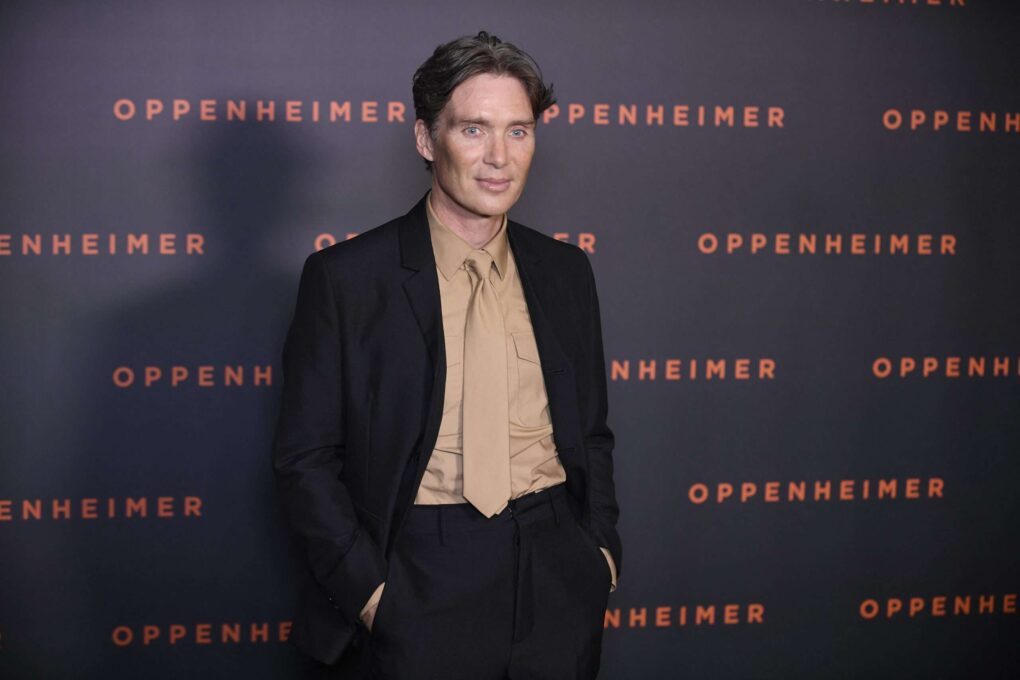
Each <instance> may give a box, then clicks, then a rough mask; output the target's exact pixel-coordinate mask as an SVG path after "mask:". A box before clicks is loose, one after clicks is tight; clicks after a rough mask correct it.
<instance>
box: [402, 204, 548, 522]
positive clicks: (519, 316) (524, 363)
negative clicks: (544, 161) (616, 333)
mask: <svg viewBox="0 0 1020 680" xmlns="http://www.w3.org/2000/svg"><path fill="white" fill-rule="evenodd" d="M426 205H427V212H428V217H429V230H430V232H431V236H432V249H433V251H434V253H435V256H436V268H437V269H438V270H439V271H438V274H439V276H438V279H439V297H440V302H441V304H442V310H443V333H444V335H445V336H446V396H445V399H444V401H443V419H442V421H441V422H440V424H439V436H438V438H437V439H436V446H435V449H434V450H433V451H432V455H431V457H430V458H429V462H428V466H427V467H426V468H425V475H424V476H423V477H422V480H421V485H420V486H419V487H418V493H417V495H416V497H415V499H414V502H415V503H417V504H426V505H434V504H440V503H464V502H465V500H464V495H463V489H464V456H463V432H464V425H463V423H464V408H463V403H462V401H461V397H462V394H463V388H464V371H463V361H462V360H463V356H464V324H465V320H466V318H467V309H468V302H469V300H470V298H471V280H470V278H469V277H468V273H467V270H466V269H465V267H464V261H465V259H466V258H467V256H468V255H470V254H471V252H472V251H473V250H474V249H475V248H474V246H472V245H471V244H470V243H468V242H467V241H465V240H464V239H462V238H461V237H460V236H458V235H457V234H456V233H455V232H454V231H452V230H451V229H450V228H449V227H447V226H446V225H445V224H443V223H442V222H440V221H439V218H438V217H436V214H435V213H434V212H433V210H432V203H431V200H429V201H426ZM506 229H507V218H506V215H503V221H502V223H501V224H500V227H499V230H498V231H497V232H496V234H495V235H494V236H493V237H492V239H490V240H489V242H488V243H487V244H485V245H484V246H482V248H481V249H482V250H484V251H486V252H487V253H489V255H491V256H492V260H493V263H494V264H495V267H494V269H495V271H494V272H492V273H491V274H490V276H489V279H490V281H491V282H492V284H493V288H494V289H495V291H496V295H497V296H498V297H499V302H500V306H501V308H502V310H503V325H504V327H505V329H506V366H504V367H502V368H503V370H505V371H506V372H507V378H508V380H507V384H508V385H509V388H510V394H509V405H510V408H509V414H508V417H509V421H510V497H511V498H519V497H521V496H523V495H525V494H527V493H531V492H534V491H538V490H540V489H544V488H547V487H550V486H553V485H554V484H560V483H562V482H564V481H566V479H567V474H566V472H565V471H564V470H563V465H562V464H561V463H560V459H559V456H557V454H556V446H555V445H554V443H553V436H552V432H553V428H552V418H551V417H550V414H549V397H548V395H547V394H546V391H545V379H544V378H543V377H542V364H541V362H540V360H539V356H538V347H537V345H536V344H535V333H534V331H533V330H532V327H531V316H530V315H529V314H528V303H527V302H526V301H525V299H524V288H523V287H522V286H521V280H520V278H518V275H517V263H516V261H515V260H514V257H513V253H512V252H511V250H510V242H509V241H508V240H507V236H506ZM493 370H498V367H493Z"/></svg>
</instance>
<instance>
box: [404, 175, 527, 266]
mask: <svg viewBox="0 0 1020 680" xmlns="http://www.w3.org/2000/svg"><path fill="white" fill-rule="evenodd" d="M427 198H428V192H426V193H425V195H424V196H422V197H421V200H420V201H418V203H416V204H415V206H414V207H413V208H411V210H410V211H408V213H407V214H406V215H404V216H403V218H402V219H401V221H400V232H399V233H400V236H399V239H400V264H401V265H402V266H404V267H406V268H407V269H413V270H415V271H423V270H427V269H429V268H432V269H435V267H436V256H435V253H434V252H433V251H432V238H431V236H430V235H429V220H428V214H427V213H426V212H425V211H426V208H425V201H426V200H427ZM522 230H523V227H522V226H521V225H520V224H517V223H516V222H514V221H512V220H508V221H507V225H506V235H507V240H508V241H509V243H510V250H511V251H513V254H514V258H515V259H516V260H517V262H518V268H520V260H521V259H522V258H523V259H525V260H527V261H528V262H538V261H539V260H541V259H542V256H541V254H540V253H538V252H537V251H535V250H534V248H532V247H530V245H529V244H528V243H526V242H525V239H524V238H523V237H522V236H521V232H522Z"/></svg>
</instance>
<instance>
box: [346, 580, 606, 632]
mask: <svg viewBox="0 0 1020 680" xmlns="http://www.w3.org/2000/svg"><path fill="white" fill-rule="evenodd" d="M614 573H615V572H614ZM385 585H386V581H383V582H382V583H380V584H379V585H378V586H377V587H376V589H375V592H374V593H372V597H370V598H368V602H367V603H365V606H364V607H363V608H362V609H361V621H362V623H364V621H365V614H367V613H368V612H370V611H372V610H373V609H375V608H376V607H378V606H379V600H381V599H382V591H383V586H385Z"/></svg>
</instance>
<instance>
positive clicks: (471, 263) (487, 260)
mask: <svg viewBox="0 0 1020 680" xmlns="http://www.w3.org/2000/svg"><path fill="white" fill-rule="evenodd" d="M464 263H465V264H466V265H467V268H468V270H472V269H473V270H474V272H475V274H476V275H477V276H478V278H480V279H483V278H486V277H487V276H488V274H489V272H490V271H491V270H492V255H489V254H488V253H487V252H485V251H484V250H474V251H472V252H471V254H470V255H468V256H467V258H466V259H465V260H464Z"/></svg>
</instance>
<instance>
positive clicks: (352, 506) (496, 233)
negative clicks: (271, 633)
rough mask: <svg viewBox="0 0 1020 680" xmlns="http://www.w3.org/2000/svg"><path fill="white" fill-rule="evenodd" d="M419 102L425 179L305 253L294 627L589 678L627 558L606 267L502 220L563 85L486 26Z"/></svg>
mask: <svg viewBox="0 0 1020 680" xmlns="http://www.w3.org/2000/svg"><path fill="white" fill-rule="evenodd" d="M413 94H414V105H415V114H416V118H417V120H416V121H415V128H414V132H415V140H416V146H417V150H418V153H419V154H421V156H422V157H423V158H424V159H425V162H426V165H427V166H428V167H429V169H430V170H431V177H432V186H431V189H430V191H429V192H428V193H427V194H426V195H425V196H424V197H423V198H422V200H421V201H419V202H418V204H417V205H416V206H415V207H414V208H412V209H411V211H410V212H409V213H407V214H406V215H404V216H403V217H400V218H397V219H395V220H393V221H391V222H388V223H386V224H384V225H382V226H380V227H377V228H375V229H372V230H369V231H366V232H365V233H363V234H361V235H360V236H358V237H357V238H355V239H352V240H349V241H346V242H343V243H338V244H336V245H334V246H331V247H329V248H326V249H325V250H322V251H320V252H317V253H313V254H312V255H310V256H309V257H308V259H307V260H306V262H305V265H304V270H303V272H302V274H301V282H300V285H299V290H298V299H297V305H296V310H295V313H294V320H293V322H292V324H291V327H290V331H289V333H288V336H287V341H286V345H285V348H284V360H283V363H284V388H283V392H284V394H283V405H282V408H281V411H280V419H279V423H278V425H277V432H276V437H275V440H274V447H273V448H274V451H273V463H274V468H275V470H276V474H277V479H278V482H279V489H280V493H281V498H282V502H283V505H284V506H285V508H286V510H287V514H288V519H289V521H290V524H291V526H292V528H293V530H294V532H295V533H296V535H297V536H298V537H299V539H301V542H302V546H303V548H304V549H305V554H306V556H307V560H308V566H309V570H308V571H309V573H308V577H309V578H308V579H307V583H306V584H305V586H304V588H303V590H302V594H301V599H300V602H299V607H298V612H297V614H296V616H295V620H294V625H293V629H292V633H291V636H292V639H293V641H294V642H295V643H296V644H297V645H298V646H299V647H300V648H302V649H303V650H304V651H306V652H307V653H309V654H310V655H311V656H313V657H314V658H316V659H318V660H319V661H321V662H323V663H327V664H334V663H337V662H338V661H341V662H342V665H344V666H345V667H348V666H349V667H351V668H352V669H353V668H355V667H356V668H357V673H358V674H359V676H360V677H380V678H396V679H399V680H414V679H416V678H437V679H438V678H442V679H443V680H451V679H456V678H465V679H470V680H484V679H486V678H494V679H495V678H507V677H509V678H556V679H560V678H563V679H566V678H593V677H595V676H596V674H597V672H598V667H599V655H600V652H601V640H602V630H603V616H604V612H605V607H606V601H607V598H608V593H609V591H610V589H611V588H615V585H616V579H617V575H618V573H619V571H620V567H621V557H622V555H621V545H620V539H619V536H618V534H617V531H616V521H617V516H618V508H617V503H616V496H615V489H614V484H613V464H612V450H613V443H614V442H613V434H612V432H611V430H610V429H609V428H608V426H607V425H606V414H607V403H606V381H605V364H604V358H603V349H602V333H601V325H600V324H601V322H600V317H599V307H598V298H597V295H596V290H595V281H594V277H593V275H592V270H591V266H590V264H589V262H588V259H587V256H586V255H585V254H584V253H583V251H581V250H580V249H578V248H576V247H574V246H572V245H569V244H565V243H562V242H559V241H556V240H555V239H552V238H550V237H548V236H545V235H543V234H541V233H539V232H536V231H533V230H531V229H529V228H527V227H525V226H523V225H521V224H517V223H516V222H511V221H509V220H508V219H507V211H508V210H509V209H510V208H511V206H513V205H514V203H516V202H517V199H518V198H519V197H520V195H521V192H522V191H523V189H524V184H525V181H526V179H527V176H528V170H529V169H530V166H531V161H532V157H533V155H534V152H535V137H536V135H535V132H536V122H537V119H538V116H539V115H540V114H541V113H542V111H543V110H545V109H546V108H547V107H548V106H550V105H551V104H552V103H553V102H554V99H553V98H552V90H551V88H549V87H547V86H546V85H545V84H544V83H543V82H542V78H541V75H540V74H539V72H538V69H537V66H536V65H535V64H534V62H533V61H531V59H530V57H528V56H527V55H526V54H524V53H523V52H521V51H520V50H518V49H517V48H516V47H514V46H513V45H510V44H509V43H504V42H501V41H500V40H499V39H498V38H496V37H494V36H490V35H488V34H487V33H485V32H481V33H479V34H478V35H477V36H475V37H465V38H461V39H458V40H454V41H452V42H450V43H447V44H444V45H441V46H439V47H438V48H437V49H436V51H435V53H434V54H433V55H432V57H430V58H429V59H428V60H427V61H426V62H425V63H424V64H423V65H422V66H421V67H420V68H419V69H418V71H417V73H416V74H415V77H414V85H413ZM345 652H346V653H345ZM351 673H352V677H353V674H354V671H353V670H352V671H351Z"/></svg>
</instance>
